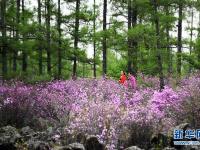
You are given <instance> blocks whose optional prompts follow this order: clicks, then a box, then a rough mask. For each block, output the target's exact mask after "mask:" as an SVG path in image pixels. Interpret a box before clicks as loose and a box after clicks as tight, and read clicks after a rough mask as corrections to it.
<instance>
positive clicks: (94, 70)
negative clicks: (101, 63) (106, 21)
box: [93, 0, 97, 78]
mask: <svg viewBox="0 0 200 150" xmlns="http://www.w3.org/2000/svg"><path fill="white" fill-rule="evenodd" d="M93 9H94V12H93V15H94V20H93V32H94V35H93V38H94V39H93V48H94V56H93V59H94V66H93V73H94V77H95V78H96V76H97V75H96V37H95V36H96V0H94V8H93Z"/></svg>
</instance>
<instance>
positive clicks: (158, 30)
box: [153, 0, 164, 91]
mask: <svg viewBox="0 0 200 150" xmlns="http://www.w3.org/2000/svg"><path fill="white" fill-rule="evenodd" d="M153 6H154V17H155V20H154V23H155V29H156V50H157V63H158V72H159V79H160V91H161V90H162V89H164V75H163V67H162V59H161V52H160V26H159V18H158V4H157V2H156V0H153Z"/></svg>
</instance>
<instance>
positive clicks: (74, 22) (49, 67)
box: [0, 0, 200, 89]
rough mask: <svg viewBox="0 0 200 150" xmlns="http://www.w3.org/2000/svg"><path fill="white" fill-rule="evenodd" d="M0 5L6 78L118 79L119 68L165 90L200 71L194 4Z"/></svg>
mask: <svg viewBox="0 0 200 150" xmlns="http://www.w3.org/2000/svg"><path fill="white" fill-rule="evenodd" d="M0 2H1V19H0V29H1V33H0V38H1V41H0V48H1V49H0V50H1V51H0V53H1V59H0V62H1V63H0V67H1V68H2V69H1V72H0V73H1V74H2V78H5V79H10V78H17V79H23V80H27V81H29V82H31V81H33V82H35V81H43V80H50V79H55V78H56V79H61V78H62V79H68V78H70V77H71V76H78V77H96V76H101V75H105V74H106V75H108V76H111V77H114V78H118V76H119V75H120V71H121V70H124V71H127V72H132V73H133V74H134V75H137V73H138V72H139V73H141V72H142V73H143V74H148V75H153V76H159V79H160V88H161V89H162V88H163V87H164V80H165V79H166V78H168V77H177V78H179V77H181V76H182V75H186V74H190V73H192V72H196V71H197V70H198V69H199V68H200V22H199V23H198V21H197V20H196V17H195V16H199V18H200V12H199V11H200V1H199V0H159V1H158V0H104V1H102V3H100V1H98V0H93V1H88V0H56V1H55V0H37V1H36V2H37V7H34V9H30V7H31V6H32V4H33V2H32V1H27V0H1V1H0ZM36 2H34V3H36ZM91 2H93V3H91ZM63 5H66V6H65V7H64V8H65V10H62V9H63ZM64 12H67V13H64ZM183 22H187V28H184V27H183V26H184V25H183ZM183 31H188V32H187V33H189V34H188V36H187V37H184V36H183ZM195 33H197V35H195ZM88 48H89V49H90V50H89V52H90V53H92V51H93V56H92V57H88V53H87V51H88Z"/></svg>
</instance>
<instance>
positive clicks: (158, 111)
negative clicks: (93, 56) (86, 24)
mask: <svg viewBox="0 0 200 150" xmlns="http://www.w3.org/2000/svg"><path fill="white" fill-rule="evenodd" d="M144 80H145V82H146V84H149V85H151V86H147V85H144V84H140V85H139V87H137V89H136V90H134V89H129V88H127V87H124V86H122V85H119V84H118V83H117V82H116V81H114V80H110V79H79V80H76V81H73V80H67V81H52V82H48V83H40V84H35V85H27V84H25V83H21V82H8V83H4V84H3V85H2V86H0V125H1V126H4V125H8V124H10V125H13V126H16V127H23V126H26V125H29V126H31V127H33V128H38V129H39V128H44V122H45V125H46V126H63V127H64V128H65V130H66V133H68V134H69V135H72V136H76V135H77V134H79V133H84V134H88V135H95V136H97V137H98V139H99V140H100V142H102V143H103V144H104V145H105V146H106V147H107V149H119V148H124V147H126V146H130V145H132V144H134V145H139V146H141V147H144V148H145V146H144V145H148V143H149V138H150V137H151V135H152V133H159V132H168V131H169V130H170V128H172V127H174V126H176V125H178V124H180V123H183V122H189V123H191V124H192V125H193V126H194V127H196V128H198V127H200V121H199V120H200V113H199V110H200V76H199V75H194V76H192V77H188V78H185V79H183V80H182V81H180V83H179V84H178V85H177V86H175V87H174V86H172V85H167V86H165V89H164V90H163V91H162V92H160V91H159V90H158V89H159V87H157V86H159V83H157V81H158V80H157V78H150V77H149V78H148V77H145V79H144ZM38 120H39V121H38ZM41 120H43V124H42V123H41ZM141 135H142V136H141ZM133 138H134V140H132V139H133ZM140 138H142V139H143V140H142V141H141V140H140Z"/></svg>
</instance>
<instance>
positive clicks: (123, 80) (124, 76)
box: [119, 75, 126, 84]
mask: <svg viewBox="0 0 200 150" xmlns="http://www.w3.org/2000/svg"><path fill="white" fill-rule="evenodd" d="M125 81H126V75H121V77H120V80H119V83H121V84H124V82H125Z"/></svg>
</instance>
